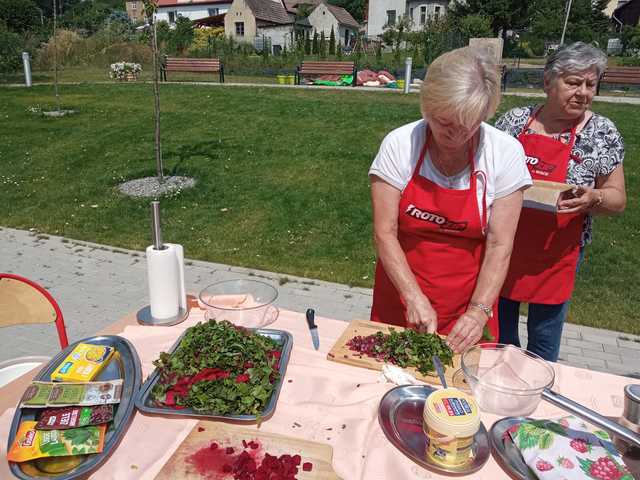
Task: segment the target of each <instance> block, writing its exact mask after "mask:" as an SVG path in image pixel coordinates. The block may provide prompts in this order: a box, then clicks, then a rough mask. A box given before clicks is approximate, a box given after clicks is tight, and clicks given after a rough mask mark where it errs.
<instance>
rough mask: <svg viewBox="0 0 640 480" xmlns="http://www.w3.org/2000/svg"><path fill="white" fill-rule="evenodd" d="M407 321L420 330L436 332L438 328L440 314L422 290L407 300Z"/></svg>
mask: <svg viewBox="0 0 640 480" xmlns="http://www.w3.org/2000/svg"><path fill="white" fill-rule="evenodd" d="M406 308H407V313H406V314H407V323H408V324H409V325H411V326H415V328H416V330H418V331H419V332H427V333H435V332H436V330H437V328H438V314H437V313H436V311H435V310H434V309H433V307H432V306H431V302H429V299H428V298H427V297H425V296H424V294H423V293H422V292H420V293H419V294H417V295H415V297H413V298H411V299H410V300H407V301H406Z"/></svg>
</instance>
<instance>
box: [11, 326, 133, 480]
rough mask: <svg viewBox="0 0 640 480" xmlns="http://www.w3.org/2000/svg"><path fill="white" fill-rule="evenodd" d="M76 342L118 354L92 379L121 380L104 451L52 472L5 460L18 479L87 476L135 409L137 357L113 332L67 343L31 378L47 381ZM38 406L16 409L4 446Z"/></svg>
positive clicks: (102, 459)
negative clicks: (121, 387) (100, 347)
mask: <svg viewBox="0 0 640 480" xmlns="http://www.w3.org/2000/svg"><path fill="white" fill-rule="evenodd" d="M79 343H93V344H96V345H105V346H109V347H113V348H115V349H116V351H117V353H118V355H114V356H113V357H112V358H111V360H110V361H109V363H108V364H107V366H106V367H105V368H104V370H102V372H100V374H99V375H98V376H97V377H96V380H116V379H118V378H122V379H123V384H122V386H123V390H122V400H121V401H120V403H119V404H118V405H117V408H116V412H115V416H114V418H113V422H112V423H111V425H110V427H109V429H108V430H107V433H106V437H105V443H104V450H103V451H102V453H97V454H92V455H87V456H86V458H85V459H84V460H83V462H82V463H81V464H80V465H78V466H77V467H75V468H74V469H73V470H68V471H66V472H64V473H61V474H57V475H53V474H48V473H44V472H42V471H40V470H39V469H38V468H37V467H36V466H35V464H34V463H33V462H24V463H14V462H9V468H10V469H11V473H13V474H14V475H15V476H16V477H17V478H20V479H22V480H31V479H33V478H44V477H47V478H55V479H56V480H76V479H80V478H86V477H88V476H89V475H90V474H91V473H92V472H93V471H95V470H96V469H97V468H98V467H100V465H102V464H103V463H104V462H105V461H106V460H107V459H108V458H109V456H110V455H111V454H112V453H113V452H114V451H115V449H116V447H117V446H118V444H119V443H120V441H121V440H122V437H124V434H125V433H126V431H127V429H128V428H129V425H130V423H131V421H132V420H133V413H134V411H135V408H134V407H135V406H134V399H135V396H136V394H137V393H138V390H139V389H140V384H141V383H142V370H141V368H140V359H139V358H138V353H137V352H136V350H135V348H134V347H133V345H132V344H131V343H129V341H128V340H126V339H124V338H122V337H118V336H115V335H105V336H97V337H89V338H84V339H82V340H79V341H78V342H76V343H74V344H72V345H69V346H68V347H67V348H65V349H64V350H63V351H62V352H60V353H58V354H57V355H56V356H55V357H53V359H52V360H51V361H50V362H49V363H48V364H47V365H46V366H45V367H44V368H43V369H42V370H40V372H39V373H38V374H37V375H36V376H35V378H34V380H42V381H50V380H51V374H52V373H53V371H54V370H55V369H56V367H57V366H58V365H60V363H62V361H63V360H64V359H65V358H66V356H67V355H69V353H71V351H72V350H73V349H74V348H75V346H76V345H78V344H79ZM40 410H41V409H36V408H19V409H17V410H16V413H15V415H14V416H13V423H12V424H11V430H10V432H9V441H8V444H7V448H10V447H11V445H12V444H13V440H14V438H15V436H16V433H17V431H18V426H19V425H20V422H21V421H23V420H35V419H36V415H37V413H38V412H39V411H40Z"/></svg>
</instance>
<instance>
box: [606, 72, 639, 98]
mask: <svg viewBox="0 0 640 480" xmlns="http://www.w3.org/2000/svg"><path fill="white" fill-rule="evenodd" d="M604 83H608V84H615V85H639V86H640V67H611V68H607V69H606V70H605V71H604V73H603V74H602V76H601V77H600V81H599V82H598V90H597V92H596V95H600V85H602V84H604Z"/></svg>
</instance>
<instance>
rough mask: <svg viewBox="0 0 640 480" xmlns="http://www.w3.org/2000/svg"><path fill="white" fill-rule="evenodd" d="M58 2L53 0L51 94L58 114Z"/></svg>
mask: <svg viewBox="0 0 640 480" xmlns="http://www.w3.org/2000/svg"><path fill="white" fill-rule="evenodd" d="M57 3H58V0H53V92H54V95H55V97H56V105H57V106H58V114H59V113H60V110H61V108H60V94H59V93H58V41H57V40H56V35H57V33H58V14H57V10H58V8H57Z"/></svg>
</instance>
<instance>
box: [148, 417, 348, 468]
mask: <svg viewBox="0 0 640 480" xmlns="http://www.w3.org/2000/svg"><path fill="white" fill-rule="evenodd" d="M243 441H244V443H243ZM242 452H246V453H247V454H248V455H249V456H250V457H251V458H252V459H253V460H254V461H255V462H256V464H257V465H258V466H259V465H260V463H261V462H262V460H263V459H264V457H265V454H267V453H268V454H269V455H272V456H277V457H279V456H281V455H285V454H288V455H291V456H293V455H300V457H301V460H300V465H299V467H298V474H297V475H296V478H297V479H299V480H339V477H338V476H337V475H336V473H335V472H334V471H333V467H332V465H331V463H332V459H333V449H332V448H331V446H330V445H326V444H323V443H317V442H311V441H309V440H305V439H302V438H294V437H288V436H284V435H278V434H275V433H268V432H264V431H262V430H261V429H256V428H247V427H241V426H237V425H231V424H227V423H220V422H212V421H200V422H198V424H197V425H196V426H195V427H194V429H193V430H192V431H191V432H190V433H189V435H188V436H187V438H185V439H184V441H183V442H182V443H181V444H180V446H179V447H178V449H177V450H176V451H175V452H174V454H173V456H172V457H171V458H170V459H169V461H168V462H167V463H166V464H165V465H164V466H163V467H162V470H161V471H160V473H159V474H158V476H157V477H156V480H175V479H186V480H196V479H197V480H200V479H206V480H232V479H233V474H232V473H225V469H226V470H229V469H230V467H231V468H232V467H233V466H234V465H238V464H239V463H240V455H241V454H242ZM245 458H246V456H245ZM305 463H310V464H311V470H310V471H303V468H302V467H303V465H304V464H305ZM225 466H226V467H225ZM307 468H308V465H307Z"/></svg>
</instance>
